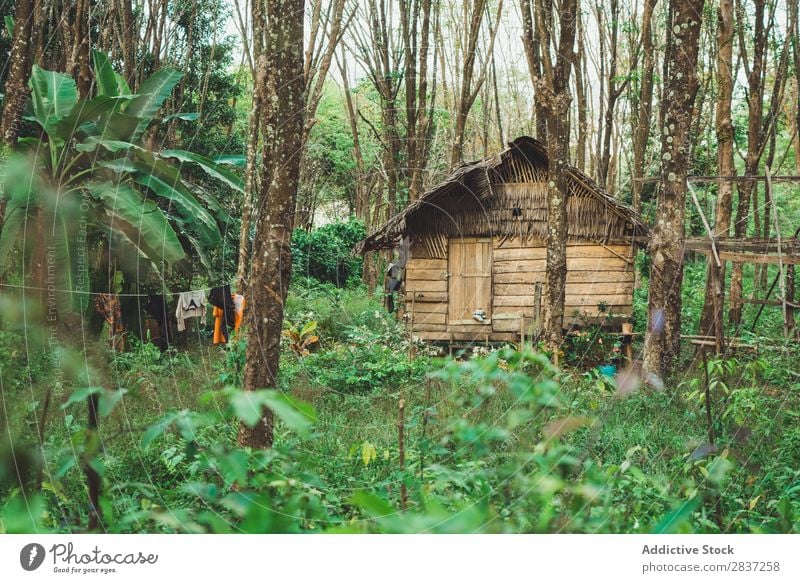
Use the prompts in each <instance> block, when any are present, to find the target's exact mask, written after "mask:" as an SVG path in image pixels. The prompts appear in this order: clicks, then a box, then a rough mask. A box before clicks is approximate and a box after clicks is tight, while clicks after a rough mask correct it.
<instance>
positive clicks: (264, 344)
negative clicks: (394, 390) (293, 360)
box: [239, 0, 306, 448]
mask: <svg viewBox="0 0 800 583" xmlns="http://www.w3.org/2000/svg"><path fill="white" fill-rule="evenodd" d="M258 3H259V2H254V4H258ZM263 4H264V11H263V17H264V18H265V21H264V27H263V30H264V31H265V34H266V39H265V43H264V48H265V50H264V56H265V58H264V59H262V62H263V63H264V64H265V66H266V72H265V77H266V86H267V89H266V93H265V95H266V96H267V99H266V100H265V102H264V105H263V107H262V110H263V111H262V116H263V117H262V119H261V131H262V134H263V139H264V158H263V164H264V168H263V173H262V176H261V180H260V191H259V200H258V209H259V213H258V218H257V220H256V223H255V225H256V232H255V241H254V244H253V260H252V267H251V272H250V284H249V286H248V291H247V309H246V312H245V319H246V332H247V349H246V353H245V355H246V356H245V359H246V360H245V367H244V388H245V390H248V391H254V390H258V389H263V388H268V387H275V383H276V377H277V374H278V367H279V363H280V343H281V333H282V328H283V311H284V302H285V300H286V295H287V293H288V289H289V278H290V276H291V271H292V257H291V247H290V240H291V235H292V227H293V224H292V223H293V218H294V207H295V201H296V197H297V187H298V180H299V175H300V158H301V153H302V145H303V144H302V139H303V127H304V114H305V111H306V104H305V100H304V97H305V96H304V88H305V87H304V77H303V21H304V10H303V8H304V1H303V0H266V1H265V2H264V3H263ZM254 16H255V15H254ZM272 440H273V416H272V412H271V411H269V410H267V411H266V412H265V414H264V416H263V418H262V419H261V421H260V422H259V423H257V424H256V425H255V426H254V427H248V426H247V425H244V424H242V425H241V426H240V428H239V443H240V444H241V445H242V446H245V447H253V448H265V447H270V446H271V445H272Z"/></svg>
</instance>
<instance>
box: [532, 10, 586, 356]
mask: <svg viewBox="0 0 800 583" xmlns="http://www.w3.org/2000/svg"><path fill="white" fill-rule="evenodd" d="M545 2H547V4H545ZM577 4H578V3H577V0H563V1H562V2H561V3H560V4H559V5H558V9H557V14H558V18H559V21H560V30H559V35H558V46H556V47H552V48H551V47H549V46H547V47H543V48H542V65H543V75H542V76H541V77H539V78H538V79H537V80H536V83H535V87H536V100H537V101H541V103H542V107H543V110H544V112H545V119H546V121H547V156H548V167H547V175H548V193H547V258H546V274H545V289H544V305H543V312H544V313H543V328H544V335H545V339H546V342H547V344H548V347H549V348H550V349H551V350H553V351H557V350H559V347H560V346H561V342H562V340H563V321H564V290H565V288H566V282H567V198H568V192H569V182H568V170H569V137H570V131H569V110H570V100H571V95H570V85H569V78H570V74H571V71H572V60H573V58H574V44H575V30H576V28H575V16H576V13H577ZM551 10H552V6H551V5H549V0H537V1H536V28H537V32H538V34H539V36H540V37H543V36H544V34H545V31H546V29H547V20H546V18H547V17H546V14H551V13H552V12H551ZM551 50H552V52H553V54H554V55H555V60H553V59H552V58H551Z"/></svg>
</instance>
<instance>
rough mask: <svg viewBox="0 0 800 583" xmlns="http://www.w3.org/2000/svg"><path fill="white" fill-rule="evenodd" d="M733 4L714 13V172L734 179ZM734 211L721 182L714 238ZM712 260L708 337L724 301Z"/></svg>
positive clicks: (725, 1)
mask: <svg viewBox="0 0 800 583" xmlns="http://www.w3.org/2000/svg"><path fill="white" fill-rule="evenodd" d="M733 40H734V37H733V0H720V3H719V8H718V10H717V105H716V135H717V169H718V171H719V175H720V176H733V175H734V174H735V173H736V167H735V165H734V162H733V147H734V143H733V122H732V121H731V102H732V99H733V78H734V75H733ZM732 208H733V181H732V180H721V181H720V182H719V190H718V192H717V204H716V217H715V221H714V234H715V235H716V236H717V237H727V236H728V235H729V232H730V228H731V212H732ZM713 261H714V258H713V257H709V259H708V269H707V273H708V274H709V277H707V282H706V292H705V294H706V295H705V302H704V305H703V313H702V315H701V317H700V331H701V334H711V333H712V332H713V330H714V323H715V321H717V322H718V321H720V320H721V319H722V313H721V312H722V309H723V307H724V300H725V286H724V281H725V267H726V266H725V263H724V262H723V264H722V267H721V269H720V273H719V275H720V277H719V280H718V281H717V280H715V278H714V277H711V270H712V269H714V268H715V267H714V264H713V263H712V262H713Z"/></svg>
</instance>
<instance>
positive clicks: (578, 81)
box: [575, 10, 588, 172]
mask: <svg viewBox="0 0 800 583" xmlns="http://www.w3.org/2000/svg"><path fill="white" fill-rule="evenodd" d="M576 18H577V36H578V52H577V53H576V55H575V97H576V99H577V102H578V103H577V109H578V112H577V114H578V115H577V117H578V128H577V129H578V132H577V140H578V143H577V144H576V145H575V166H577V167H578V170H580V171H581V172H585V171H586V139H587V137H586V134H587V131H586V128H587V119H586V116H587V107H588V106H587V99H586V85H585V80H584V76H583V67H584V66H585V62H586V46H585V37H586V32H585V30H584V25H583V18H582V16H581V11H580V10H578V13H577V15H576Z"/></svg>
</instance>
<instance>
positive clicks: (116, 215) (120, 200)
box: [89, 182, 185, 265]
mask: <svg viewBox="0 0 800 583" xmlns="http://www.w3.org/2000/svg"><path fill="white" fill-rule="evenodd" d="M89 192H90V194H91V195H92V197H93V198H94V199H95V200H98V201H101V202H102V203H103V206H104V208H105V214H106V217H107V219H106V220H105V221H104V222H105V223H106V224H107V225H108V227H109V228H110V229H111V230H113V231H115V232H121V233H123V234H124V235H125V236H126V237H127V238H128V239H129V240H130V241H131V243H132V244H133V245H134V246H136V248H137V249H139V250H140V251H141V252H142V253H143V254H144V256H146V257H147V258H148V259H150V260H151V261H153V263H155V264H157V265H160V264H161V263H174V262H176V261H179V260H181V259H183V257H184V255H185V253H184V250H183V247H182V246H181V243H180V241H179V240H178V236H177V234H176V233H175V231H174V229H173V228H172V225H170V224H169V221H167V219H166V217H165V216H164V213H163V212H162V211H161V209H160V208H158V206H157V205H156V204H155V203H154V202H153V201H150V200H147V199H146V198H145V197H144V196H142V194H141V193H139V192H138V191H136V190H135V189H133V188H131V187H130V186H129V185H127V184H114V183H111V182H101V183H92V184H90V185H89Z"/></svg>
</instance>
